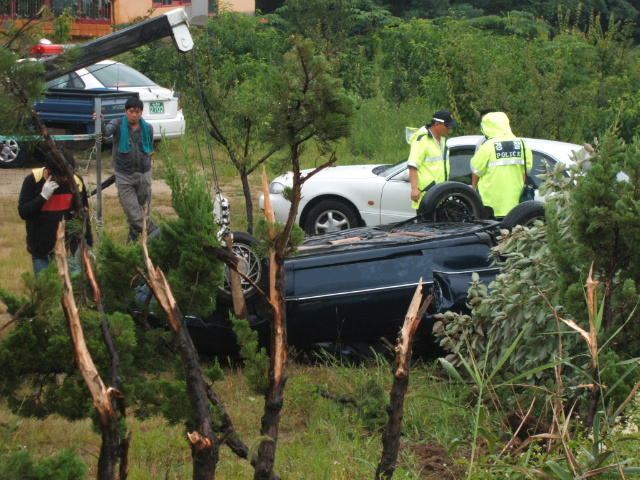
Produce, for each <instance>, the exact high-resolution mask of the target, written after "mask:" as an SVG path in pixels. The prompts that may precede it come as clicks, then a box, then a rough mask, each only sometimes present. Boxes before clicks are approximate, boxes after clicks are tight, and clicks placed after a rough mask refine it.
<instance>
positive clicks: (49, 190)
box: [40, 177, 60, 200]
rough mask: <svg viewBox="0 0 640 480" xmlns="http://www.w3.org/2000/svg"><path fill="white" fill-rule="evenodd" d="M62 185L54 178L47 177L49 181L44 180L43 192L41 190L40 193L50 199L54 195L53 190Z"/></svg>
mask: <svg viewBox="0 0 640 480" xmlns="http://www.w3.org/2000/svg"><path fill="white" fill-rule="evenodd" d="M59 186H60V185H58V182H54V181H53V179H52V178H51V177H49V178H47V181H46V182H44V186H43V187H42V192H40V195H42V198H44V199H45V200H49V199H50V198H51V195H53V192H55V191H56V188H58V187H59Z"/></svg>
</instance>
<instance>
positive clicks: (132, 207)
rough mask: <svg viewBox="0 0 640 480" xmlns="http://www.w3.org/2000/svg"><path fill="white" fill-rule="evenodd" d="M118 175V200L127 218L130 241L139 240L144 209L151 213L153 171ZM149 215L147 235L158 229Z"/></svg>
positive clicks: (118, 173)
mask: <svg viewBox="0 0 640 480" xmlns="http://www.w3.org/2000/svg"><path fill="white" fill-rule="evenodd" d="M115 174H116V187H117V188H118V200H120V205H122V209H123V210H124V213H125V215H126V216H127V223H128V224H129V240H133V241H135V240H137V239H138V236H139V235H140V234H141V233H142V225H143V224H142V222H143V219H144V209H145V207H146V208H147V213H148V212H149V211H151V170H149V171H148V172H145V173H140V172H134V173H120V172H117V171H116V172H115ZM157 228H158V227H157V225H156V224H155V223H153V221H152V220H151V218H150V217H149V215H147V234H151V233H152V232H154V231H155V230H156V229H157Z"/></svg>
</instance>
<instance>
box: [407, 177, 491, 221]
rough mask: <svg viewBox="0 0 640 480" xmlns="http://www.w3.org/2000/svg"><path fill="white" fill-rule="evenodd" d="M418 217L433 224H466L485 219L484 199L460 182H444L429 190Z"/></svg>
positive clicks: (423, 199)
mask: <svg viewBox="0 0 640 480" xmlns="http://www.w3.org/2000/svg"><path fill="white" fill-rule="evenodd" d="M418 215H419V216H421V217H422V218H423V219H424V220H427V221H433V222H466V221H469V220H472V219H474V218H485V217H486V212H485V208H484V205H483V204H482V199H481V198H480V195H478V192H476V191H475V190H474V189H473V188H471V187H470V186H469V185H465V184H464V183H460V182H442V183H438V184H437V185H434V186H433V187H431V188H429V190H427V193H425V195H424V197H422V201H421V202H420V208H418Z"/></svg>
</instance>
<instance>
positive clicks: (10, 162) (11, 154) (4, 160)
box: [0, 140, 27, 168]
mask: <svg viewBox="0 0 640 480" xmlns="http://www.w3.org/2000/svg"><path fill="white" fill-rule="evenodd" d="M0 148H1V150H0V168H12V167H20V166H21V165H22V164H23V163H24V161H25V159H26V157H27V151H26V149H25V148H21V147H20V145H19V144H18V142H16V141H15V140H3V141H1V142H0Z"/></svg>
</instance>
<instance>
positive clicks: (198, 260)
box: [149, 155, 223, 317]
mask: <svg viewBox="0 0 640 480" xmlns="http://www.w3.org/2000/svg"><path fill="white" fill-rule="evenodd" d="M165 158H166V160H165V167H166V171H165V180H166V182H167V184H168V185H169V186H170V187H171V205H172V206H173V209H174V210H175V212H176V214H177V215H178V218H177V219H176V220H169V221H166V222H164V223H163V224H162V234H161V235H160V238H158V239H156V240H153V241H152V242H151V243H150V244H149V255H150V256H151V258H152V259H153V261H154V262H155V263H156V264H157V266H158V267H160V268H161V269H162V270H163V271H164V272H165V275H166V276H167V279H168V281H169V284H170V285H171V287H172V289H173V292H174V295H175V297H176V300H177V302H178V306H179V307H180V310H181V311H182V312H184V313H189V312H197V313H198V314H199V315H201V316H203V317H206V316H208V315H210V314H211V313H212V312H213V311H214V310H215V306H216V296H217V292H218V287H219V286H220V285H222V282H223V274H222V264H221V263H220V262H219V261H218V260H217V259H215V258H214V257H213V256H211V255H208V254H206V253H204V252H203V250H202V246H203V245H204V244H205V243H209V244H211V245H218V246H219V245H220V242H219V241H218V239H217V237H216V234H217V231H218V228H219V227H218V225H216V223H215V222H214V217H213V200H212V198H211V196H210V194H209V185H208V183H207V178H206V177H205V175H204V174H203V173H202V172H199V171H198V169H197V167H196V165H195V162H192V161H191V160H192V159H191V158H190V156H188V155H187V156H186V157H185V158H184V161H183V162H182V163H181V164H178V163H177V162H176V160H175V159H174V158H172V157H171V156H166V157H165Z"/></svg>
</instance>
